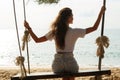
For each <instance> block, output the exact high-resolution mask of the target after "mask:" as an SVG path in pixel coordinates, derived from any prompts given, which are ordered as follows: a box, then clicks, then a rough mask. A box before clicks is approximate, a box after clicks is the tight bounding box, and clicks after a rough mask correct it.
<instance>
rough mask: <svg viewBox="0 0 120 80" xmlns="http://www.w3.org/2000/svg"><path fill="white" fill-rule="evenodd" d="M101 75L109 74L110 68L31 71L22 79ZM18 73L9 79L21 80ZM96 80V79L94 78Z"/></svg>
mask: <svg viewBox="0 0 120 80" xmlns="http://www.w3.org/2000/svg"><path fill="white" fill-rule="evenodd" d="M101 75H111V70H107V69H103V70H89V71H88V70H87V71H79V72H78V73H60V74H55V73H53V72H40V73H31V74H30V75H27V77H25V78H24V79H22V80H36V79H52V78H63V77H85V76H95V77H96V76H101ZM19 77H20V75H16V76H13V77H11V80H21V79H20V78H19ZM96 80H97V79H96Z"/></svg>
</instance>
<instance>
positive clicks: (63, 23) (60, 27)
mask: <svg viewBox="0 0 120 80" xmlns="http://www.w3.org/2000/svg"><path fill="white" fill-rule="evenodd" d="M70 16H72V10H71V9H70V8H63V9H61V10H60V12H59V14H58V16H57V17H56V20H55V21H54V22H53V23H52V26H51V29H52V34H53V35H54V36H55V43H56V46H57V48H59V49H64V47H65V35H66V32H67V30H68V24H67V21H68V18H69V17H70Z"/></svg>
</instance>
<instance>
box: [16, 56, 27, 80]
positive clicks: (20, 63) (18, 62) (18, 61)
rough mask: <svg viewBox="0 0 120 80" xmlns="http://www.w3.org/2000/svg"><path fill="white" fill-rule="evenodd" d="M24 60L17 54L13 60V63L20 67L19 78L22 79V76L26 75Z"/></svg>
mask: <svg viewBox="0 0 120 80" xmlns="http://www.w3.org/2000/svg"><path fill="white" fill-rule="evenodd" d="M24 61H25V58H24V57H23V56H18V57H16V61H15V64H16V65H17V66H20V69H21V77H20V79H21V80H22V79H23V78H24V77H26V76H27V74H26V69H25V66H24Z"/></svg>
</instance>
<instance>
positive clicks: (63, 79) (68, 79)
mask: <svg viewBox="0 0 120 80" xmlns="http://www.w3.org/2000/svg"><path fill="white" fill-rule="evenodd" d="M62 80H75V78H74V77H70V78H62Z"/></svg>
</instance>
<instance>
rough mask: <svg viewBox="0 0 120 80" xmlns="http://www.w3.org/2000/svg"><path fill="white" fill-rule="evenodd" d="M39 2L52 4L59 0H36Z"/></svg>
mask: <svg viewBox="0 0 120 80" xmlns="http://www.w3.org/2000/svg"><path fill="white" fill-rule="evenodd" d="M36 1H37V2H38V3H39V4H43V3H44V4H52V3H58V2H59V1H60V0H36Z"/></svg>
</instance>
